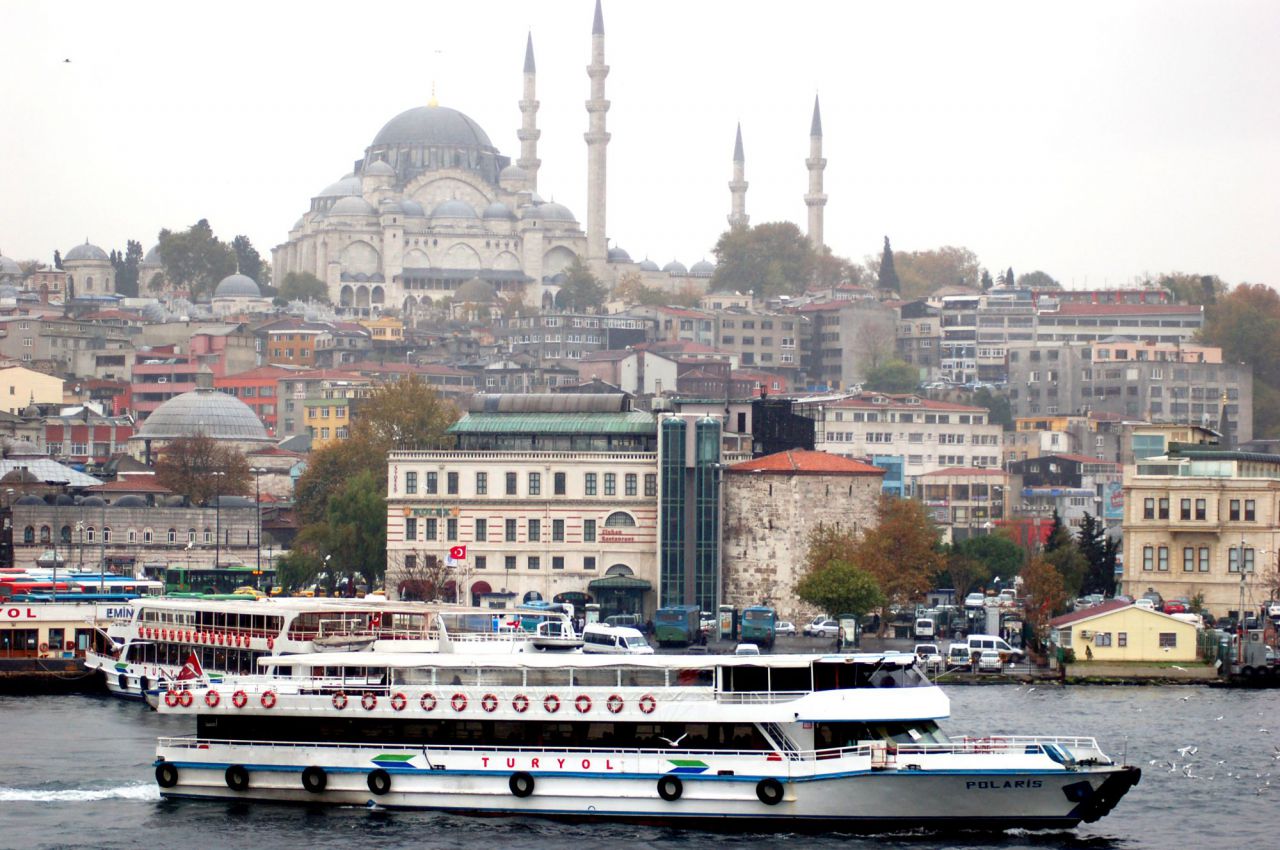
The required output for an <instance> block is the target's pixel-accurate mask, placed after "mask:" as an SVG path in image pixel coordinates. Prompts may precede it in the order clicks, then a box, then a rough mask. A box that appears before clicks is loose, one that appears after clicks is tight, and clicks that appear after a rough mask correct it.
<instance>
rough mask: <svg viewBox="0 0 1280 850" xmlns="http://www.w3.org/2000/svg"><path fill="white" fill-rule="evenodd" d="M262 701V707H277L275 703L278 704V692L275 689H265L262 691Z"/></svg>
mask: <svg viewBox="0 0 1280 850" xmlns="http://www.w3.org/2000/svg"><path fill="white" fill-rule="evenodd" d="M261 702H262V707H263V708H274V707H275V704H276V692H275V691H263V692H262V698H261Z"/></svg>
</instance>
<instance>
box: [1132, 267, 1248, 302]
mask: <svg viewBox="0 0 1280 850" xmlns="http://www.w3.org/2000/svg"><path fill="white" fill-rule="evenodd" d="M1138 282H1139V283H1141V284H1142V285H1143V286H1144V287H1147V288H1149V289H1167V290H1169V294H1171V295H1172V296H1173V299H1174V300H1175V301H1177V302H1178V303H1179V304H1204V305H1206V306H1207V305H1209V304H1213V303H1214V302H1215V301H1217V300H1218V299H1219V298H1220V297H1222V296H1223V295H1226V294H1227V285H1226V284H1225V283H1223V282H1222V278H1220V277H1218V276H1217V275H1216V274H1185V273H1183V272H1166V273H1164V274H1162V275H1159V276H1158V277H1153V276H1152V275H1150V274H1148V275H1145V276H1143V277H1142V278H1140V279H1139V281H1138Z"/></svg>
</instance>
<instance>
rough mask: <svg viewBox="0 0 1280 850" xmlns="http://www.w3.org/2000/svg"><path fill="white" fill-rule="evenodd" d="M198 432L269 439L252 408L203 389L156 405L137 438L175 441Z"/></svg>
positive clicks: (224, 437) (221, 437) (215, 436)
mask: <svg viewBox="0 0 1280 850" xmlns="http://www.w3.org/2000/svg"><path fill="white" fill-rule="evenodd" d="M197 434H204V435H205V436H206V437H212V438H213V439H215V440H260V441H263V442H266V441H267V440H268V439H269V438H268V437H267V429H266V428H264V427H263V425H262V422H261V421H260V420H259V419H258V417H257V415H256V414H254V412H253V408H251V407H249V405H247V404H245V403H244V402H243V401H241V400H240V399H238V398H236V397H235V396H232V395H228V394H227V393H224V392H219V391H217V390H213V389H204V388H201V389H195V390H192V391H191V392H188V393H183V394H182V395H179V396H174V397H173V398H171V399H169V400H168V401H166V402H165V403H164V404H162V405H160V406H159V407H157V408H156V409H155V410H154V411H152V413H151V415H150V416H148V417H147V419H146V421H145V422H143V423H142V427H141V428H140V429H138V432H137V437H139V438H141V439H146V440H177V439H181V438H183V437H194V436H196V435H197Z"/></svg>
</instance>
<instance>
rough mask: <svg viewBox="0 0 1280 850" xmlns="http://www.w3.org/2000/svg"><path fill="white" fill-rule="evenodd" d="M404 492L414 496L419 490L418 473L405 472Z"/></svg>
mask: <svg viewBox="0 0 1280 850" xmlns="http://www.w3.org/2000/svg"><path fill="white" fill-rule="evenodd" d="M404 492H405V494H406V495H408V496H413V495H415V494H416V493H417V492H418V473H416V472H406V473H405V474H404Z"/></svg>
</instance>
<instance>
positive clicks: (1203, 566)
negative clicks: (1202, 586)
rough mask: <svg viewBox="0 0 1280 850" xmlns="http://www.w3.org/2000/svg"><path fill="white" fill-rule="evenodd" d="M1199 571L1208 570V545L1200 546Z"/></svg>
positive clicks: (1204, 571) (1205, 571)
mask: <svg viewBox="0 0 1280 850" xmlns="http://www.w3.org/2000/svg"><path fill="white" fill-rule="evenodd" d="M1200 572H1202V573H1207V572H1209V547H1208V546H1201V547H1200Z"/></svg>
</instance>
